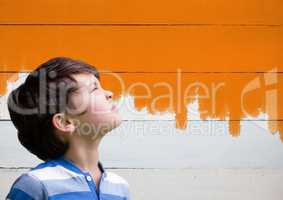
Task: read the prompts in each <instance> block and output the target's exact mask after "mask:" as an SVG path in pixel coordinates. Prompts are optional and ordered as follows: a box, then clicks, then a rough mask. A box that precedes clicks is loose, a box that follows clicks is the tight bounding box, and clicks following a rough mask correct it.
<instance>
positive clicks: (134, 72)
mask: <svg viewBox="0 0 283 200" xmlns="http://www.w3.org/2000/svg"><path fill="white" fill-rule="evenodd" d="M1 68H3V67H1V66H0V69H1ZM5 68H7V67H5ZM30 72H32V71H31V70H26V71H25V70H21V71H20V70H12V71H11V70H9V71H8V70H7V71H5V70H1V71H0V74H5V73H7V74H13V73H15V74H16V73H18V74H24V73H30ZM100 73H102V74H107V73H117V74H157V73H158V74H176V73H177V71H152V72H151V71H148V72H147V71H109V72H103V71H102V72H100ZM180 73H182V74H263V73H276V74H282V73H283V71H282V72H281V71H278V72H274V71H266V72H262V71H255V72H243V71H239V72H237V71H231V72H225V71H211V72H208V71H204V72H197V71H180Z"/></svg>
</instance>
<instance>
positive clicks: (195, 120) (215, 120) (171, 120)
mask: <svg viewBox="0 0 283 200" xmlns="http://www.w3.org/2000/svg"><path fill="white" fill-rule="evenodd" d="M10 121H11V120H10V119H0V122H10ZM122 121H124V122H135V121H136V122H156V121H158V122H160V121H161V122H162V121H167V122H168V121H169V122H174V121H175V120H174V119H164V120H163V119H156V120H155V119H154V120H149V119H148V120H144V119H138V120H136V119H133V120H122ZM188 121H189V122H228V121H235V122H239V121H241V122H269V121H283V119H268V120H265V119H255V120H252V119H242V120H240V119H231V120H229V119H227V120H225V119H223V120H222V119H204V120H198V119H194V120H190V119H188Z"/></svg>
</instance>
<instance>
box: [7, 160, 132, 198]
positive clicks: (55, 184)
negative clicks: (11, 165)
mask: <svg viewBox="0 0 283 200" xmlns="http://www.w3.org/2000/svg"><path fill="white" fill-rule="evenodd" d="M99 168H100V170H101V171H102V176H101V179H100V184H99V188H98V190H97V188H96V184H95V181H93V180H92V177H91V175H90V174H89V173H88V172H83V171H82V170H81V169H80V168H78V167H77V166H76V165H75V164H74V163H72V162H71V161H68V160H66V159H65V158H64V157H63V156H62V157H60V158H58V159H54V160H49V161H46V162H44V163H41V164H39V165H37V166H36V167H34V168H32V169H31V170H30V171H28V172H26V173H24V174H22V175H21V176H20V177H19V178H18V179H17V180H16V181H15V182H14V183H13V185H12V187H11V190H10V192H9V194H8V195H7V197H6V199H7V200H63V199H64V200H66V199H72V200H86V199H88V200H90V199H91V200H129V185H128V183H127V181H125V180H124V179H123V178H122V177H120V176H118V175H116V174H115V173H112V172H106V171H105V169H104V168H103V166H102V164H101V163H100V162H99Z"/></svg>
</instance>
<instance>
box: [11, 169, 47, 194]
mask: <svg viewBox="0 0 283 200" xmlns="http://www.w3.org/2000/svg"><path fill="white" fill-rule="evenodd" d="M44 196H45V189H44V187H43V185H42V183H41V182H40V181H39V180H38V179H37V178H36V177H34V176H32V175H30V174H29V173H24V174H22V175H21V176H19V177H18V178H17V179H16V181H15V182H14V183H13V185H12V187H11V189H10V192H9V193H8V195H7V199H10V200H30V199H34V200H37V199H43V198H44Z"/></svg>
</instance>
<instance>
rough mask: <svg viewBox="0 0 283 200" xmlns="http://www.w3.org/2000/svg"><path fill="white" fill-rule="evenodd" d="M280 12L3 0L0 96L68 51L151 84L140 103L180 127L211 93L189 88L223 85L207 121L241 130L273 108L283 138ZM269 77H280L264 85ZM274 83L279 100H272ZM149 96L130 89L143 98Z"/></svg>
mask: <svg viewBox="0 0 283 200" xmlns="http://www.w3.org/2000/svg"><path fill="white" fill-rule="evenodd" d="M281 11H282V1H280V0H270V1H266V0H249V1H246V0H239V1H224V0H216V1H206V0H205V1H196V0H192V1H187V0H186V1H185V0H178V1H159V0H158V1H147V0H146V1H123V2H120V1H119V3H118V1H107V2H105V1H92V0H87V1H74V0H72V1H59V2H58V1H54V0H50V1H34V0H29V1H6V0H5V1H3V0H1V1H0V44H1V46H0V67H1V70H0V71H1V74H0V77H1V86H0V92H1V94H4V93H5V92H6V82H7V80H9V79H15V75H14V74H15V73H17V72H22V71H27V72H28V71H30V70H32V69H34V68H35V67H36V66H38V65H39V64H40V63H42V62H44V61H46V60H47V59H49V58H51V57H55V56H70V57H73V58H77V59H82V60H84V61H86V62H89V63H91V64H93V65H94V66H96V67H97V68H99V69H101V70H110V71H113V72H117V73H118V74H119V75H120V76H121V78H122V79H123V82H124V83H125V86H126V87H129V86H130V85H131V84H133V83H136V82H143V83H146V84H148V85H149V87H150V88H152V90H151V91H152V96H151V97H150V98H147V99H139V98H136V100H135V105H136V107H137V109H140V108H142V107H147V108H148V109H149V111H150V112H153V113H154V112H156V111H166V110H170V111H172V112H175V113H176V122H177V124H176V125H177V127H179V128H183V127H185V126H186V122H187V111H186V108H185V106H186V103H189V102H192V100H193V98H192V97H191V98H188V99H186V100H184V99H185V97H187V96H195V95H197V94H198V95H199V96H204V95H205V94H204V93H205V91H202V89H201V88H198V89H197V86H196V87H195V88H192V89H191V90H190V91H189V92H188V93H187V94H185V93H186V88H187V86H188V85H192V84H193V83H201V84H203V85H206V86H208V87H209V88H211V87H210V86H211V85H213V84H217V83H222V84H224V86H222V87H221V88H220V89H219V92H218V93H217V95H216V96H215V101H214V102H216V107H215V108H214V107H212V105H211V104H212V99H211V96H210V98H203V99H200V100H199V104H200V108H199V109H200V112H201V113H202V114H201V118H202V119H204V120H205V119H207V118H209V117H212V118H219V119H220V120H225V119H226V117H229V120H230V121H229V122H230V123H229V124H230V132H231V134H232V135H234V136H235V135H238V134H239V133H240V120H241V119H242V118H243V117H246V116H247V114H248V115H251V116H253V117H256V116H258V115H259V114H260V112H265V113H267V114H268V115H269V116H270V118H269V129H270V131H271V132H273V133H275V132H276V131H278V130H279V131H280V133H281V139H282V140H283V124H282V119H283V108H282V106H281V105H280V102H281V101H282V100H283V97H282V81H283V77H282V72H283V59H282V52H283V51H282V50H283V48H282V44H283V29H282V22H283V14H282V12H281ZM178 70H179V71H178ZM270 70H273V71H272V72H270V73H268V72H269V71H270ZM179 72H180V73H179ZM178 76H179V78H177V77H178ZM268 76H271V77H272V78H271V80H276V81H275V82H274V81H273V83H272V84H270V83H266V80H270V79H269V78H268ZM113 78H114V77H113V76H111V75H110V76H109V74H107V73H105V74H103V76H102V81H103V84H104V85H105V87H107V88H109V89H112V90H113V91H114V93H115V94H116V95H117V96H119V94H121V93H122V91H121V89H120V88H119V84H113V83H114V82H115V81H117V80H113ZM177 79H178V80H180V83H181V85H182V87H179V85H178V83H177ZM254 80H255V82H256V83H255V84H259V87H258V88H256V89H255V90H252V91H251V92H249V93H247V95H245V104H244V107H245V110H246V111H247V113H246V112H244V111H243V109H242V108H241V105H242V104H241V94H242V93H243V90H245V88H247V85H248V84H249V83H250V82H251V81H254ZM164 81H165V82H166V83H168V84H169V85H171V86H173V88H174V91H173V92H174V95H173V99H169V98H167V99H166V98H163V99H160V100H159V101H156V102H155V103H154V105H155V106H154V109H152V104H153V99H155V98H156V97H157V96H158V95H161V94H164V93H165V94H166V93H168V91H166V88H161V87H159V88H158V87H154V84H156V83H157V82H164ZM270 89H273V90H276V91H277V93H276V94H277V96H272V98H271V99H270V98H268V99H267V96H266V92H267V91H270ZM143 92H144V91H143V90H142V89H139V88H137V89H135V90H132V91H129V93H130V94H131V95H135V96H138V95H139V94H141V93H143ZM209 92H211V91H209ZM171 100H172V101H171ZM269 102H276V106H274V105H273V104H272V105H271V104H270V103H269ZM171 103H172V105H171ZM212 108H213V109H212ZM274 108H276V110H274Z"/></svg>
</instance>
